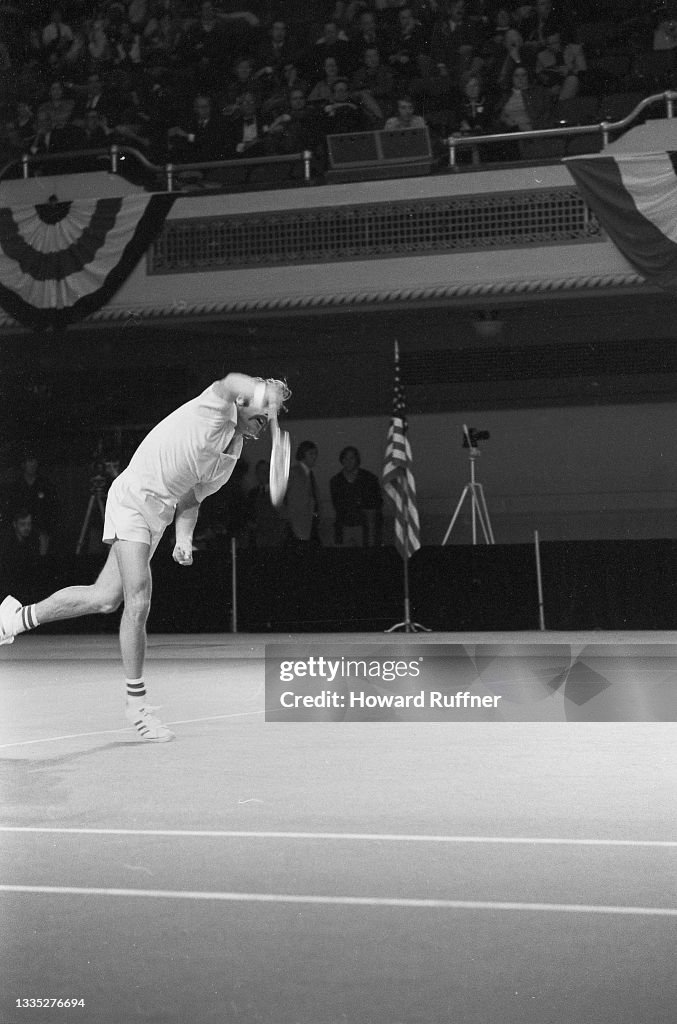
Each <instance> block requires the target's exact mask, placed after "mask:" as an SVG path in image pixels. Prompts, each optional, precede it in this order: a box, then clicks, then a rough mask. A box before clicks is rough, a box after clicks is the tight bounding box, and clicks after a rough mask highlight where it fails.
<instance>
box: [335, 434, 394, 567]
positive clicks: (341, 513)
mask: <svg viewBox="0 0 677 1024" xmlns="http://www.w3.org/2000/svg"><path fill="white" fill-rule="evenodd" d="M339 462H340V463H341V466H342V467H343V468H342V469H341V472H340V473H337V474H336V476H333V477H332V478H331V480H330V481H329V491H330V494H331V501H332V505H333V506H334V512H335V513H336V519H335V520H334V541H335V542H336V544H338V545H341V546H344V547H374V546H377V545H380V543H381V537H382V529H383V521H382V513H381V509H382V506H383V496H382V494H381V487H380V484H379V481H378V477H376V476H375V475H374V474H373V473H370V472H369V471H368V470H366V469H362V467H361V465H360V462H361V459H360V453H359V451H358V450H357V448H355V447H353V446H352V445H348V447H346V448H344V449H343V451H342V452H341V454H340V455H339Z"/></svg>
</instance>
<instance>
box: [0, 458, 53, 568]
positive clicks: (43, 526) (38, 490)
mask: <svg viewBox="0 0 677 1024" xmlns="http://www.w3.org/2000/svg"><path fill="white" fill-rule="evenodd" d="M3 504H4V508H5V510H6V511H9V513H10V516H11V518H12V519H13V518H14V516H15V515H16V512H17V511H18V510H23V511H25V512H27V513H30V515H31V517H32V526H33V529H34V530H35V531H36V532H37V534H38V538H39V551H40V554H41V555H46V554H47V552H48V550H49V548H50V544H51V542H52V540H53V537H54V532H55V530H56V527H57V523H58V503H57V500H56V494H55V491H54V488H53V487H52V484H51V483H50V482H49V480H48V479H47V478H46V477H45V476H44V475H43V474H42V473H41V472H40V467H39V461H38V458H37V456H36V455H35V454H34V453H33V452H31V451H28V452H26V454H25V455H24V457H23V458H22V460H21V465H20V467H19V472H18V473H17V474H16V476H15V478H14V479H13V480H12V481H11V482H10V485H9V487H8V489H7V491H6V493H5V500H4V503H3Z"/></svg>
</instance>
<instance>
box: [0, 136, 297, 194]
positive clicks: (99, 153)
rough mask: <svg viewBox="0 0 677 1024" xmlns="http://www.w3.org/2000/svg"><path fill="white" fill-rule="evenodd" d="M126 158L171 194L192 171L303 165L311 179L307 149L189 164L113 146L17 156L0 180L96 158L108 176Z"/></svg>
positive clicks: (26, 176) (27, 175)
mask: <svg viewBox="0 0 677 1024" xmlns="http://www.w3.org/2000/svg"><path fill="white" fill-rule="evenodd" d="M127 156H130V157H133V158H134V159H136V160H138V162H139V163H140V164H141V166H142V167H143V168H144V170H146V171H148V172H149V173H150V174H153V175H155V176H156V177H157V178H158V179H162V178H163V179H164V182H165V186H166V191H167V192H173V191H174V190H175V188H176V183H177V179H178V178H180V176H181V175H182V174H184V173H191V172H195V171H217V170H223V171H228V170H236V169H237V170H239V171H243V172H245V173H247V172H248V171H250V170H253V169H254V168H255V167H269V166H275V165H276V164H290V165H294V164H300V165H302V166H303V182H304V184H309V183H310V181H311V178H312V173H311V161H312V153H311V152H310V151H309V150H304V151H303V152H301V153H288V154H287V153H285V154H284V155H282V156H262V157H250V158H247V157H243V158H241V159H238V160H210V161H204V162H201V163H192V164H175V163H166V164H154V163H151V162H150V160H148V158H147V157H146V156H144V154H143V153H141V152H140V151H139V150H138V149H135V148H134V147H133V146H118V145H112V146H110V148H108V149H77V150H70V151H69V150H67V151H65V152H63V153H41V154H38V155H33V154H31V153H23V154H22V155H21V156H17V157H15V158H14V159H13V160H9V161H8V162H7V163H6V164H4V165H3V166H2V167H1V168H0V181H2V180H3V179H4V178H6V176H7V174H8V173H9V172H10V171H11V170H12V168H14V167H17V166H20V167H21V176H22V177H23V178H26V179H27V178H29V177H30V171H31V168H33V167H40V166H42V165H43V164H44V165H49V164H70V163H77V162H78V161H81V160H84V159H99V160H101V163H102V167H103V166H104V162H105V163H106V164H107V166H108V169H109V170H110V172H111V174H119V173H120V160H121V158H123V157H127ZM59 173H60V174H63V173H64V172H63V171H60V172H59ZM66 173H68V172H66ZM72 173H77V167H75V168H74V169H73V172H72Z"/></svg>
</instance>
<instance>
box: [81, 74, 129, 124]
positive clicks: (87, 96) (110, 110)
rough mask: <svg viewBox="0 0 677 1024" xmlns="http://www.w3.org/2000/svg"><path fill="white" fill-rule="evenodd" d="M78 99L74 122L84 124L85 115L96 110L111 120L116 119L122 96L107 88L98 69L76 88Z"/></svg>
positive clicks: (100, 115)
mask: <svg viewBox="0 0 677 1024" xmlns="http://www.w3.org/2000/svg"><path fill="white" fill-rule="evenodd" d="M76 93H77V99H76V101H75V104H74V108H73V115H72V116H73V122H74V123H75V124H79V125H81V126H82V125H84V123H85V116H86V115H87V114H88V113H90V112H92V111H93V112H94V113H96V114H98V115H99V117H105V118H107V119H108V120H109V121H110V120H114V119H115V117H116V116H117V112H118V110H119V109H120V105H121V97H120V96H119V95H117V94H115V93H114V92H113V91H112V90H110V89H105V88H104V84H103V79H102V77H101V75H100V73H99V72H98V71H93V72H92V73H91V74H90V75H88V76H87V81H86V83H85V85H84V87H83V86H79V87H77V89H76Z"/></svg>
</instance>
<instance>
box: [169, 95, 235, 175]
mask: <svg viewBox="0 0 677 1024" xmlns="http://www.w3.org/2000/svg"><path fill="white" fill-rule="evenodd" d="M167 136H168V138H169V143H170V147H171V148H172V150H173V154H174V158H175V159H176V160H177V162H179V163H181V162H183V163H202V162H207V161H211V160H225V159H227V156H228V145H227V139H226V127H225V124H224V122H223V119H222V118H221V117H219V116H218V115H215V113H214V109H213V104H212V100H211V97H210V96H206V95H205V94H204V93H200V94H198V95H197V96H196V97H195V99H194V101H193V116H192V118H191V121H190V123H189V124H187V125H186V127H182V126H181V125H173V126H172V127H171V128H170V129H169V131H168V132H167Z"/></svg>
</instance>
